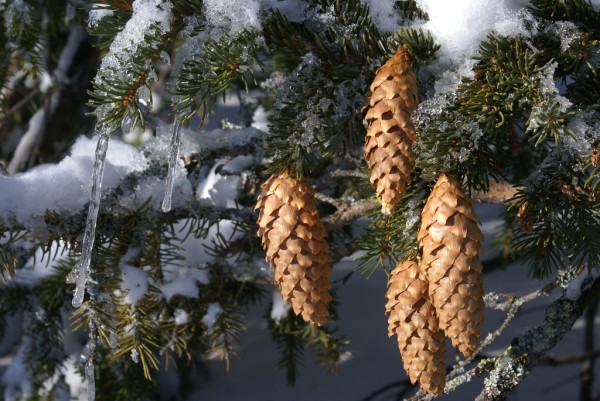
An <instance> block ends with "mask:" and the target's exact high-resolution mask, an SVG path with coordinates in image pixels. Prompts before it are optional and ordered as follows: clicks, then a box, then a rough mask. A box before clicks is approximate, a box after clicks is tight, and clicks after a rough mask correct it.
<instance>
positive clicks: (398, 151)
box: [365, 47, 419, 213]
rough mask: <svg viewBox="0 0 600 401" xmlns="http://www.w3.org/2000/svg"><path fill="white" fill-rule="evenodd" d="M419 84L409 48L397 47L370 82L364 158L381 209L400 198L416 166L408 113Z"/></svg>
mask: <svg viewBox="0 0 600 401" xmlns="http://www.w3.org/2000/svg"><path fill="white" fill-rule="evenodd" d="M418 99H419V98H418V84H417V79H416V77H415V73H414V72H413V70H412V69H411V67H410V55H409V53H408V50H406V48H404V47H400V48H399V49H398V51H397V52H396V54H394V56H392V58H390V59H389V60H388V61H387V62H386V63H385V64H384V65H383V66H381V68H379V69H378V70H377V73H376V76H375V79H374V80H373V83H372V84H371V97H370V98H369V111H368V112H367V115H366V116H365V121H366V122H367V123H368V128H367V135H366V137H365V148H366V150H365V159H366V160H367V164H368V166H369V170H370V172H371V178H370V179H371V186H372V187H373V188H374V189H375V191H376V193H377V197H378V198H379V199H380V200H381V211H382V212H383V213H391V212H393V211H394V209H395V208H396V205H397V204H398V203H399V202H400V200H402V195H403V194H404V190H405V189H406V186H407V185H408V184H409V183H410V175H411V172H412V170H413V168H414V166H415V156H414V154H413V153H412V151H411V146H412V143H413V142H414V140H415V128H414V126H413V123H412V121H411V114H412V113H413V111H414V110H415V109H416V108H417V105H418Z"/></svg>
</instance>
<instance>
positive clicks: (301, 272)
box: [256, 172, 331, 325]
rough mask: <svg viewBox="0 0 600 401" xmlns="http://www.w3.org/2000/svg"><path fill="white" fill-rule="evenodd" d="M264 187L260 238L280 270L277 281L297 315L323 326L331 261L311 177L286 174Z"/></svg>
mask: <svg viewBox="0 0 600 401" xmlns="http://www.w3.org/2000/svg"><path fill="white" fill-rule="evenodd" d="M262 188H263V191H262V193H261V194H260V195H259V197H258V201H257V203H256V209H260V215H259V217H258V221H257V223H258V226H259V229H258V236H259V237H261V239H262V245H263V248H264V249H265V250H266V251H267V258H266V260H267V262H269V264H270V265H271V269H273V270H274V272H275V283H276V284H278V285H279V289H280V290H281V294H282V296H283V299H284V300H286V301H288V302H290V303H291V304H292V307H293V309H294V312H295V313H296V314H297V315H299V314H302V317H303V318H304V320H305V321H307V322H313V323H316V324H318V325H321V324H324V323H326V322H327V317H328V315H329V312H328V310H327V304H328V303H329V302H330V301H331V295H330V294H329V288H330V287H331V284H330V283H329V276H330V275H331V260H330V258H329V255H328V252H329V245H328V244H327V242H326V241H325V229H324V228H323V223H322V222H321V219H320V217H319V214H318V212H317V209H316V207H315V192H314V191H313V189H312V188H311V186H310V184H309V183H308V181H307V180H306V179H296V178H293V177H291V176H290V175H289V174H288V173H287V172H284V173H282V174H280V175H278V174H273V175H272V176H271V177H270V178H269V179H268V180H267V181H266V182H265V183H264V184H263V185H262Z"/></svg>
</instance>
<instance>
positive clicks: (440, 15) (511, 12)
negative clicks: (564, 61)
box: [416, 0, 528, 71]
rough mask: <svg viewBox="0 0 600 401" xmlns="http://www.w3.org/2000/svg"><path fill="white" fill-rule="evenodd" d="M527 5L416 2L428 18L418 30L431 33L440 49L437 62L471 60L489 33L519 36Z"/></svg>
mask: <svg viewBox="0 0 600 401" xmlns="http://www.w3.org/2000/svg"><path fill="white" fill-rule="evenodd" d="M527 3H528V2H527V1H525V0H457V1H452V2H450V1H448V2H444V1H439V0H417V4H418V5H419V7H421V8H422V9H423V11H425V12H426V13H427V14H428V15H429V21H427V22H424V23H422V25H421V27H422V28H424V29H426V30H429V31H431V33H432V35H433V36H434V39H435V40H436V42H437V43H439V44H440V45H441V46H442V47H441V49H440V52H439V60H442V62H446V61H450V62H451V63H452V64H460V63H461V62H462V61H463V60H465V59H467V58H469V57H471V56H472V55H473V54H474V53H475V51H476V49H477V47H478V45H479V42H480V41H481V40H482V39H485V37H486V35H488V34H489V33H490V32H491V31H495V32H496V33H498V34H501V35H507V36H508V35H520V34H522V33H523V32H524V26H523V20H524V19H526V18H528V17H527V15H528V14H527V12H526V10H525V6H526V5H527ZM416 25H418V24H416ZM440 67H442V66H441V65H440ZM440 71H443V68H440Z"/></svg>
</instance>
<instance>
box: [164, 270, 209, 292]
mask: <svg viewBox="0 0 600 401" xmlns="http://www.w3.org/2000/svg"><path fill="white" fill-rule="evenodd" d="M163 273H164V281H165V283H164V284H162V285H159V288H160V290H161V292H162V294H163V295H164V297H165V298H166V300H167V301H169V300H170V299H171V298H172V297H174V296H175V295H181V296H184V297H188V298H197V297H198V294H199V289H198V283H200V284H208V277H209V275H208V271H207V270H206V269H205V268H202V267H178V268H173V266H168V267H165V268H164V269H163Z"/></svg>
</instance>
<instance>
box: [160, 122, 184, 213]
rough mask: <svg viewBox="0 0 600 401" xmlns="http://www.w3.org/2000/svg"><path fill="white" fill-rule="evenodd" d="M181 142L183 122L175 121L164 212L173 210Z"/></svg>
mask: <svg viewBox="0 0 600 401" xmlns="http://www.w3.org/2000/svg"><path fill="white" fill-rule="evenodd" d="M180 142H181V121H179V120H175V124H173V135H172V136H171V152H170V153H169V171H168V173H167V187H166V188H165V197H164V199H163V203H162V211H163V212H165V213H166V212H169V211H170V210H171V201H172V198H173V185H174V179H175V169H176V168H177V160H178V158H179V144H180Z"/></svg>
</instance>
